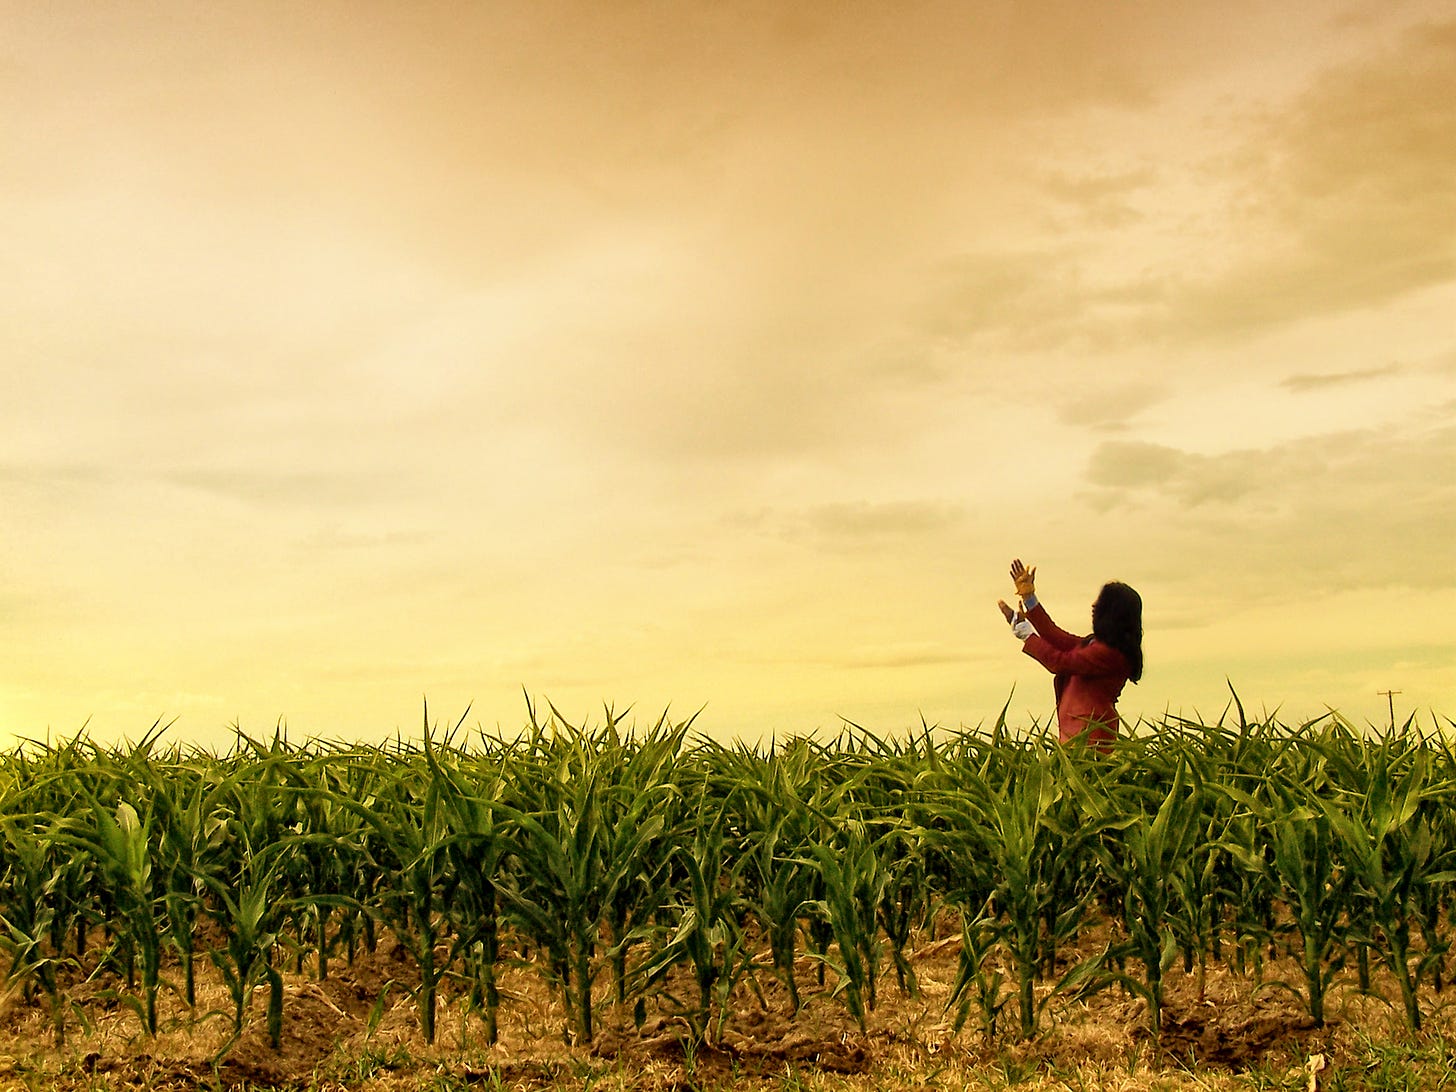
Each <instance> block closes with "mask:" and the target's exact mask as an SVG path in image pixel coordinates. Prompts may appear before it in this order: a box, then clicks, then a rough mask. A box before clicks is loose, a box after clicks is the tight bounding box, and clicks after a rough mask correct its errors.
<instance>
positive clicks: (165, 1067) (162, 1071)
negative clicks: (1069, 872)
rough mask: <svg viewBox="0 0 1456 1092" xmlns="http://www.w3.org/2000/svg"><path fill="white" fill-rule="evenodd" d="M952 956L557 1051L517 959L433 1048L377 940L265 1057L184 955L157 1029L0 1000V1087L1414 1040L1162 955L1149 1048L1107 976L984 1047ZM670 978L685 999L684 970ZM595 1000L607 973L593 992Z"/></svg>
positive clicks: (1210, 1065) (366, 1079)
mask: <svg viewBox="0 0 1456 1092" xmlns="http://www.w3.org/2000/svg"><path fill="white" fill-rule="evenodd" d="M958 950H959V937H958V936H953V937H941V938H939V939H936V938H932V937H927V938H926V939H925V941H924V942H923V943H922V944H921V945H920V947H919V948H918V949H917V950H916V951H915V953H914V955H913V965H914V968H915V972H916V975H917V978H918V982H919V990H918V994H917V995H916V996H913V997H912V996H907V995H905V994H902V993H901V992H900V991H899V989H898V988H897V986H896V981H895V976H894V973H893V970H891V969H888V968H887V969H886V972H885V974H884V976H883V977H882V979H881V981H880V983H879V999H878V1005H877V1007H876V1008H875V1010H874V1011H872V1012H871V1013H870V1014H869V1019H868V1028H867V1030H866V1031H863V1032H862V1031H861V1030H860V1028H859V1026H858V1025H857V1023H856V1022H855V1021H854V1020H853V1019H852V1018H851V1016H850V1015H849V1012H848V1010H847V1008H846V1007H845V1005H844V1004H843V1002H842V999H841V998H838V997H835V996H833V995H832V992H831V990H832V985H833V975H832V973H830V974H829V976H828V984H827V986H826V987H825V988H824V989H822V990H821V989H819V988H818V987H817V981H818V978H817V975H818V964H816V963H813V962H811V961H809V960H807V959H806V960H802V961H801V963H800V965H799V968H798V973H799V976H800V983H801V992H802V993H803V995H804V997H805V1003H804V1006H803V1008H802V1009H801V1011H800V1012H798V1013H797V1014H793V1013H791V1012H790V1011H789V1008H788V1004H787V1001H786V996H785V993H784V991H783V989H782V988H781V987H780V986H779V984H778V983H777V982H776V981H774V979H773V976H772V974H771V973H770V969H769V968H763V969H762V970H761V973H760V974H759V975H758V976H757V983H758V988H757V989H753V988H750V987H749V986H747V985H745V986H740V987H739V989H738V991H737V993H736V994H735V996H734V1005H733V1009H732V1012H731V1013H730V1014H729V1016H728V1018H727V1019H726V1020H725V1021H724V1022H723V1024H722V1027H721V1031H719V1032H718V1033H716V1034H715V1035H714V1036H712V1038H711V1040H710V1042H708V1043H705V1044H698V1045H695V1044H694V1040H693V1037H692V1036H691V1035H690V1034H689V1028H688V1024H687V1022H686V1020H685V1019H684V1018H683V1017H682V1016H681V1014H680V1013H676V1012H674V1011H672V1008H673V1006H672V1003H671V1002H670V1001H668V1000H665V999H664V1000H661V1001H659V1002H658V1003H657V1004H655V1005H654V1006H653V1007H652V1008H651V1009H650V1010H649V1011H648V1012H647V1014H646V1019H645V1020H644V1021H643V1023H642V1025H641V1027H640V1028H639V1027H637V1026H636V1025H635V1023H634V1021H633V1019H632V1013H631V1011H630V1008H629V1009H628V1010H627V1011H621V1010H619V1009H618V1008H617V1007H616V1006H614V1005H612V1004H610V1003H609V1002H607V1001H605V1000H602V1001H601V1003H600V1006H599V1010H598V1027H597V1032H596V1034H595V1035H594V1039H593V1042H592V1043H590V1044H587V1045H577V1046H571V1045H567V1044H566V1043H565V1042H564V1038H563V1027H564V1023H565V1021H564V1016H563V1012H562V1009H561V1006H560V1004H559V1002H558V999H557V997H556V996H555V994H554V993H553V992H552V991H551V990H550V989H549V988H548V986H547V985H546V983H545V980H544V979H543V977H542V976H541V975H540V974H539V973H538V972H537V970H536V969H535V967H534V966H533V965H531V964H530V963H526V962H519V963H513V964H511V965H509V966H507V967H506V968H505V970H504V972H503V976H502V1001H501V1007H500V1014H499V1020H500V1034H499V1040H498V1041H497V1042H496V1043H495V1044H494V1045H487V1044H486V1043H485V1041H484V1028H483V1025H482V1023H481V1021H480V1019H479V1017H478V1016H477V1015H475V1014H473V1013H471V1012H469V1011H468V1007H467V1005H466V1004H465V999H464V995H463V994H462V993H460V992H458V991H455V990H453V989H446V990H445V991H444V992H443V994H442V997H441V1002H440V1007H439V1010H438V1032H437V1039H436V1042H435V1044H433V1045H430V1044H427V1043H425V1041H424V1039H423V1037H422V1036H421V1034H420V1032H419V1027H418V1015H417V1010H416V1007H415V1003H414V999H413V996H412V990H413V988H414V986H415V985H416V984H417V981H418V976H417V974H416V973H415V971H414V969H413V966H412V964H411V962H410V961H409V960H408V959H407V958H405V957H404V956H403V953H402V952H400V951H399V950H398V949H396V948H395V947H394V946H393V944H392V943H391V942H390V941H388V940H384V941H381V943H380V946H379V949H378V950H377V951H376V952H375V953H374V954H372V955H369V956H367V957H366V956H364V955H361V956H359V957H358V958H357V959H356V960H355V962H354V963H353V964H352V965H351V966H349V965H345V964H344V963H343V961H342V960H340V961H338V963H337V964H333V963H331V965H330V974H329V977H328V978H327V979H324V980H317V979H316V978H315V977H314V975H313V974H312V968H311V967H306V968H305V970H304V973H302V974H287V975H286V976H285V1003H284V1023H283V1033H282V1043H281V1045H280V1047H279V1048H278V1049H277V1050H275V1049H273V1047H272V1046H271V1045H270V1044H269V1042H268V1039H267V1034H266V1028H265V1026H264V1025H265V1021H264V1006H265V1003H266V997H265V996H264V992H265V991H261V990H260V991H259V992H258V994H257V996H255V997H254V999H253V1005H252V1006H251V1008H250V1012H249V1020H248V1023H247V1026H246V1028H245V1031H244V1033H243V1035H242V1037H241V1038H240V1039H239V1040H238V1041H237V1042H236V1043H235V1044H234V1046H233V1047H232V1049H231V1050H230V1051H228V1052H227V1053H226V1054H225V1055H224V1056H223V1057H222V1058H221V1059H219V1060H214V1056H215V1055H216V1054H217V1053H218V1051H219V1050H220V1049H221V1048H222V1047H223V1046H224V1045H225V1044H226V1042H227V1040H228V1039H229V1038H230V1035H231V1018H230V1016H229V1015H228V1011H229V1010H228V1004H229V1003H228V1000H227V996H226V993H225V991H224V989H223V987H222V983H221V980H220V979H219V978H217V976H216V975H215V972H214V971H213V970H212V968H211V967H210V965H209V966H207V967H203V966H202V965H199V999H198V1006H197V1010H196V1012H197V1015H196V1016H193V1015H191V1014H189V1013H188V1011H187V1009H186V1008H185V1006H183V1004H182V1003H181V1000H180V997H178V996H175V995H174V994H172V993H169V992H166V991H164V995H163V999H162V1008H161V1020H162V1030H161V1031H160V1033H159V1034H158V1035H157V1036H156V1037H155V1038H152V1039H149V1038H148V1037H146V1036H145V1035H144V1034H143V1033H142V1030H141V1022H140V1020H139V1018H138V1016H137V1014H136V1012H135V1011H134V1010H133V1009H132V1008H131V1007H130V1006H128V1005H127V1004H125V1003H122V1002H121V1001H120V1000H119V998H118V993H124V992H125V990H124V987H123V986H122V984H120V983H116V982H108V983H93V984H90V985H85V986H78V987H77V988H76V989H75V990H73V991H72V993H73V997H72V1000H73V1005H74V1009H73V1012H72V1015H71V1016H70V1018H69V1020H68V1034H67V1036H66V1041H65V1044H64V1045H63V1046H60V1047H57V1046H56V1045H55V1044H54V1042H53V1035H52V1030H51V1022H50V1017H49V1015H48V1012H47V1010H46V1007H45V1004H44V1002H43V1001H41V1000H37V1001H36V1002H34V1003H30V1004H27V1003H25V1002H24V1001H23V999H22V998H20V997H19V996H17V995H16V994H14V993H12V994H10V995H9V996H7V997H6V998H4V1000H3V1002H0V1089H11V1088H16V1089H19V1088H27V1089H56V1090H62V1092H64V1090H69V1089H83V1088H84V1089H90V1090H98V1089H142V1088H148V1089H161V1090H181V1089H194V1088H225V1089H243V1088H249V1089H255V1088H279V1089H300V1090H302V1089H313V1090H324V1089H327V1090H330V1092H336V1090H343V1089H348V1090H355V1089H358V1090H370V1092H394V1090H403V1089H416V1088H442V1089H448V1088H483V1089H494V1088H506V1089H547V1088H558V1087H560V1088H587V1087H607V1088H620V1089H633V1090H648V1089H652V1090H656V1089H664V1090H666V1089H671V1090H674V1092H675V1090H679V1089H690V1088H691V1089H698V1088H714V1087H722V1088H729V1087H731V1088H749V1089H753V1088H763V1089H769V1088H773V1089H790V1088H806V1089H808V1088H815V1089H818V1088H824V1089H829V1088H836V1089H837V1088H844V1089H880V1088H885V1089H914V1090H917V1092H919V1090H923V1089H931V1088H1003V1087H1008V1086H1011V1085H1017V1086H1021V1087H1026V1088H1030V1089H1039V1088H1047V1089H1051V1088H1056V1089H1067V1088H1105V1089H1119V1090H1142V1089H1175V1088H1190V1089H1191V1088H1199V1089H1222V1088H1251V1087H1275V1088H1290V1089H1305V1088H1309V1087H1317V1088H1326V1087H1335V1085H1333V1084H1331V1083H1329V1082H1330V1081H1331V1080H1332V1077H1331V1075H1332V1074H1336V1073H1339V1072H1340V1071H1341V1067H1345V1069H1347V1070H1349V1069H1351V1068H1352V1067H1359V1066H1362V1065H1368V1062H1367V1061H1366V1059H1368V1056H1369V1049H1370V1043H1371V1040H1372V1038H1373V1039H1375V1040H1377V1041H1391V1042H1399V1041H1410V1040H1409V1036H1408V1034H1407V1033H1406V1032H1405V1031H1404V1029H1403V1025H1402V1021H1401V1014H1400V1012H1399V1011H1398V1010H1396V1009H1392V1008H1391V1007H1390V1006H1389V1005H1387V1004H1385V1003H1384V1002H1382V1001H1381V1000H1379V999H1377V998H1374V997H1368V996H1363V995H1361V994H1359V993H1357V992H1356V991H1355V990H1354V989H1353V988H1352V985H1344V984H1342V985H1338V986H1336V987H1335V989H1334V991H1333V993H1332V996H1331V998H1330V1001H1329V1018H1328V1020H1327V1023H1326V1026H1325V1027H1323V1028H1316V1027H1315V1026H1314V1025H1313V1023H1312V1021H1311V1020H1310V1019H1309V1017H1308V1015H1307V1013H1306V1012H1305V1011H1304V1009H1303V1007H1302V1004H1301V1003H1300V1001H1299V1000H1298V998H1296V997H1294V996H1293V995H1291V994H1290V993H1289V992H1288V991H1287V990H1284V989H1281V988H1279V987H1277V986H1275V985H1272V983H1273V981H1274V980H1275V979H1277V978H1278V977H1280V976H1281V974H1282V975H1284V976H1287V977H1288V978H1289V979H1290V980H1294V977H1295V976H1294V975H1293V968H1292V967H1291V966H1287V965H1284V964H1280V963H1275V964H1270V965H1266V966H1265V968H1264V971H1263V976H1262V979H1263V984H1262V985H1261V984H1260V982H1258V981H1256V980H1255V979H1254V978H1252V977H1248V976H1240V975H1235V974H1232V973H1231V972H1229V971H1228V970H1226V969H1224V968H1222V967H1211V968H1210V969H1209V972H1208V976H1207V980H1206V983H1205V992H1204V996H1203V998H1202V999H1201V1000H1200V999H1199V997H1198V991H1197V985H1196V981H1195V978H1194V977H1193V976H1185V975H1184V974H1183V973H1182V972H1181V970H1179V969H1177V968H1175V969H1174V970H1172V971H1171V972H1170V973H1169V977H1168V981H1167V985H1166V997H1167V1000H1166V1003H1165V1009H1164V1027H1163V1034H1162V1036H1161V1039H1160V1041H1159V1042H1157V1043H1153V1042H1151V1039H1150V1036H1149V1034H1148V1032H1147V1030H1146V1023H1147V1019H1146V1013H1145V1011H1144V1006H1143V1003H1142V1002H1141V1001H1140V1000H1138V999H1137V998H1135V997H1134V996H1132V995H1131V994H1128V993H1126V992H1124V991H1121V990H1119V989H1117V988H1112V989H1107V990H1104V991H1103V992H1101V993H1098V994H1096V995H1094V996H1092V997H1090V998H1086V999H1084V1000H1079V1001H1075V1002H1067V1001H1060V1000H1059V1001H1055V1002H1053V1004H1052V1006H1051V1008H1050V1009H1049V1010H1048V1018H1047V1019H1046V1020H1045V1024H1046V1027H1045V1029H1044V1030H1043V1032H1042V1033H1041V1034H1040V1035H1039V1036H1038V1037H1036V1038H1035V1039H1033V1040H1031V1041H1028V1042H1018V1041H1016V1040H1015V1039H1014V1038H1013V1037H1012V1036H1011V1035H1010V1034H1008V1032H1009V1031H1010V1029H1011V1028H1012V1026H1013V1025H1014V1019H1015V1014H1014V1012H1012V1011H1011V1010H1010V1009H1009V1008H1008V1010H1007V1012H1006V1013H1005V1014H1003V1025H1004V1027H1003V1029H1002V1032H1001V1034H999V1035H998V1036H997V1037H996V1038H995V1039H991V1038H988V1037H987V1036H986V1035H984V1034H982V1033H981V1032H980V1031H979V1030H977V1029H976V1016H975V1014H973V1015H972V1018H971V1020H970V1021H968V1023H967V1026H966V1027H965V1029H963V1030H962V1031H961V1032H960V1033H959V1034H956V1033H954V1031H953V1019H952V1016H951V1015H950V1014H949V1013H947V1012H946V1002H947V998H948V997H949V993H950V989H951V986H952V984H953V982H954V979H955V974H956V960H957V953H958ZM887 963H888V961H887ZM1129 970H1130V971H1135V970H1136V968H1135V967H1134V968H1129ZM1352 979H1353V976H1352ZM1378 985H1379V983H1378V982H1377V986H1378ZM669 990H670V992H671V993H673V994H674V995H676V996H678V997H684V998H685V997H688V996H690V995H691V993H692V989H691V987H690V986H689V984H688V983H687V982H685V981H684V982H676V983H670V984H669ZM606 992H607V986H606V982H605V976H604V978H603V981H602V982H601V983H599V986H598V993H599V994H605V993H606ZM1388 996H1392V997H1393V996H1395V995H1394V994H1393V993H1389V994H1388ZM381 998H382V999H383V1000H382V1001H381ZM1444 1000H1445V999H1444V998H1443V997H1441V996H1440V995H1436V994H1432V995H1431V996H1429V997H1428V998H1426V1001H1427V1005H1428V1008H1430V1009H1432V1010H1434V1011H1433V1014H1432V1017H1431V1019H1430V1021H1429V1023H1430V1025H1431V1028H1432V1030H1433V1032H1434V1035H1435V1038H1432V1037H1431V1036H1430V1035H1429V1034H1428V1036H1427V1038H1426V1039H1425V1040H1423V1041H1426V1042H1446V1041H1453V1038H1456V1037H1452V1036H1450V1034H1449V1033H1450V1032H1451V1030H1452V1029H1451V1017H1450V1016H1449V1015H1448V1013H1446V1012H1445V1011H1444V1008H1443V1007H1442V1004H1441V1002H1443V1001H1444ZM1441 1036H1445V1037H1446V1038H1444V1039H1442V1038H1441ZM1317 1070H1318V1071H1319V1072H1318V1073H1316V1071H1317ZM1255 1076H1257V1078H1258V1079H1257V1080H1254V1077H1255ZM1310 1080H1314V1081H1315V1082H1316V1083H1315V1084H1313V1085H1311V1084H1309V1081H1310ZM1452 1080H1453V1084H1456V1071H1453V1077H1452ZM1339 1086H1340V1087H1346V1085H1345V1084H1341V1085H1339ZM1348 1087H1364V1085H1358V1084H1351V1085H1348Z"/></svg>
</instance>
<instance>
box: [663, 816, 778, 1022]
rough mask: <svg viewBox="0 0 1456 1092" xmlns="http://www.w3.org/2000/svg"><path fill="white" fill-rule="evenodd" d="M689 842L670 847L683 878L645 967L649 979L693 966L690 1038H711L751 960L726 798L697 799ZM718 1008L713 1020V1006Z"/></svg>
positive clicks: (740, 860)
mask: <svg viewBox="0 0 1456 1092" xmlns="http://www.w3.org/2000/svg"><path fill="white" fill-rule="evenodd" d="M691 814H692V815H693V824H692V841H691V844H680V845H678V847H677V848H676V849H675V850H674V862H675V864H676V865H677V866H678V867H679V868H680V869H681V870H682V872H683V873H684V874H685V876H686V879H687V883H686V885H685V886H684V889H683V891H682V893H681V895H680V896H679V898H678V899H677V900H675V903H674V904H673V905H670V906H668V907H666V908H665V909H666V912H667V913H668V914H669V915H675V917H676V921H675V922H673V923H672V924H671V933H670V935H669V936H668V938H667V940H666V942H665V943H664V944H663V945H662V946H661V948H660V949H659V950H658V951H657V952H656V953H655V954H654V955H653V956H652V957H651V959H649V960H648V961H647V963H646V965H645V966H644V967H643V975H644V977H645V979H646V981H647V982H648V983H653V982H656V981H659V980H661V979H662V977H663V976H664V975H665V974H666V972H667V971H668V970H669V969H670V968H671V967H673V966H676V965H677V964H679V963H686V964H687V965H688V966H689V967H690V968H691V970H692V974H693V981H694V984H695V985H696V986H697V990H698V997H697V1005H696V1007H695V1008H692V1009H689V1010H688V1012H687V1013H686V1015H687V1019H688V1023H689V1026H690V1028H691V1031H692V1036H693V1040H694V1041H695V1042H696V1043H703V1042H707V1041H711V1040H712V1039H714V1038H716V1035H715V1032H716V1031H717V1030H720V1029H721V1023H722V1020H724V1019H726V1018H727V1015H728V1009H727V1002H728V998H729V996H730V995H731V993H732V992H733V987H734V986H735V985H736V984H737V983H738V981H739V980H740V979H741V977H742V975H743V974H744V972H745V971H746V970H747V969H748V966H749V964H750V962H751V961H752V952H751V951H750V950H749V949H748V947H747V944H746V940H747V938H746V936H745V934H744V930H743V927H742V924H741V916H742V915H741V910H742V905H741V904H742V897H741V895H740V894H739V892H740V887H739V884H738V875H737V873H738V871H739V870H740V869H742V868H743V867H744V866H745V865H746V864H747V861H748V859H747V858H746V857H743V856H741V855H739V854H736V853H734V852H732V848H731V847H730V845H729V833H728V830H729V827H728V820H727V801H726V800H718V801H717V802H716V804H715V803H714V802H712V801H711V800H709V799H708V798H707V797H706V795H702V796H699V798H698V800H697V801H695V807H694V808H693V810H692V812H691ZM715 1008H716V1010H717V1011H718V1013H719V1014H720V1017H719V1020H718V1021H717V1022H716V1023H715V1022H714V1020H713V1012H714V1010H715Z"/></svg>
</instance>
